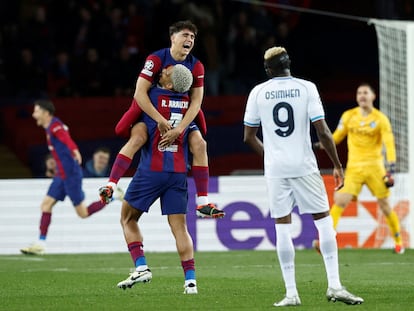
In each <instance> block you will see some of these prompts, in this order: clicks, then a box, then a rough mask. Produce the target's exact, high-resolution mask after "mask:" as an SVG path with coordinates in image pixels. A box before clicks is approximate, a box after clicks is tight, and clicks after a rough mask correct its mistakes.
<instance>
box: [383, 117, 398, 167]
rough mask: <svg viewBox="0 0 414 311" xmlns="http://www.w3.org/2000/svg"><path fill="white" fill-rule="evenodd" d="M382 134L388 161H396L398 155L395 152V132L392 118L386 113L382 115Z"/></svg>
mask: <svg viewBox="0 0 414 311" xmlns="http://www.w3.org/2000/svg"><path fill="white" fill-rule="evenodd" d="M381 136H382V141H383V143H384V145H385V150H386V157H387V161H388V162H395V161H396V158H397V156H396V152H395V142H394V134H393V133H392V127H391V123H390V120H389V119H388V118H387V117H386V116H385V115H382V122H381Z"/></svg>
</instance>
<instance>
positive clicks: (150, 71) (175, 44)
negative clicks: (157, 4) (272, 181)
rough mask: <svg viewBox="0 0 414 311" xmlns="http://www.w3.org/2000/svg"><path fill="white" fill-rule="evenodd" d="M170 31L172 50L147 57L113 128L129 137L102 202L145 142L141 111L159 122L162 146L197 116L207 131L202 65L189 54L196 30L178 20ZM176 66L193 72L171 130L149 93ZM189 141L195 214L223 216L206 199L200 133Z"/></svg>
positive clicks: (205, 166) (205, 162)
mask: <svg viewBox="0 0 414 311" xmlns="http://www.w3.org/2000/svg"><path fill="white" fill-rule="evenodd" d="M169 30H170V39H171V47H170V48H165V49H162V50H159V51H156V52H154V53H153V54H151V55H149V56H148V57H147V59H146V61H145V65H144V68H143V69H142V70H141V73H140V75H139V77H138V80H137V83H136V88H135V94H134V99H133V101H132V104H131V106H130V108H129V110H128V111H127V112H126V113H125V114H124V116H123V117H122V118H121V120H120V121H119V122H118V124H117V126H116V129H115V130H116V132H117V134H118V135H121V136H124V137H128V136H129V140H128V142H127V143H126V144H125V145H124V146H123V147H122V148H121V150H120V151H119V153H118V155H117V157H116V159H115V161H114V164H113V166H112V170H111V174H110V176H109V182H108V184H107V186H105V187H102V188H101V189H100V191H99V192H100V196H101V198H102V200H104V201H105V200H108V199H110V197H111V195H112V189H113V188H114V187H115V186H116V184H117V183H118V181H119V179H120V178H121V177H122V176H123V175H124V174H125V172H126V170H127V169H128V168H129V166H130V164H131V162H132V158H133V156H134V154H135V153H136V152H137V151H138V150H139V149H140V148H141V147H142V146H143V145H144V144H145V142H146V140H147V129H146V126H145V124H144V123H143V122H138V120H139V117H140V115H141V113H142V110H143V111H144V112H146V113H147V114H148V115H149V116H150V117H151V118H153V119H154V120H155V121H156V122H157V123H158V127H159V129H160V131H161V134H162V135H163V144H164V143H165V144H168V143H172V142H173V141H174V140H175V139H176V138H177V137H178V136H179V135H180V133H182V132H183V131H184V129H186V128H187V126H189V124H190V123H191V122H192V121H193V120H194V118H195V117H196V116H197V115H199V117H198V118H197V119H198V120H199V122H198V125H199V126H200V127H201V129H202V130H203V132H204V133H205V132H206V125H205V120H204V115H203V114H202V112H201V110H200V107H201V102H202V99H203V94H204V66H203V64H202V63H201V62H200V61H199V60H198V59H197V58H195V57H194V56H193V55H192V54H190V52H191V50H192V49H193V47H194V41H195V36H196V34H197V27H196V26H195V25H194V24H193V23H191V22H190V21H180V22H177V23H175V24H173V25H171V26H170V29H169ZM175 64H182V65H184V66H186V67H187V68H189V69H190V70H191V71H192V74H193V77H194V82H193V85H192V87H191V92H190V96H191V105H190V107H189V109H188V112H187V113H186V115H185V116H184V118H183V120H182V121H181V123H180V125H178V126H177V127H175V128H172V127H171V125H170V124H169V123H168V121H167V120H166V119H165V118H164V117H163V116H162V115H161V114H160V113H159V112H158V111H157V109H156V108H155V107H153V106H152V104H151V101H150V99H149V96H148V91H149V90H150V88H151V87H153V86H154V85H156V84H157V82H158V79H159V76H160V73H161V72H162V70H163V68H166V67H167V66H169V65H175ZM141 109H142V110H141ZM199 112H200V114H199ZM136 122H138V123H136ZM131 127H132V128H131ZM188 140H189V145H190V151H191V153H192V154H193V163H192V174H193V177H194V182H195V185H196V189H197V205H198V206H197V215H198V216H199V217H210V218H221V217H224V212H223V211H221V210H219V209H217V207H216V206H215V205H214V204H212V203H209V200H208V182H209V170H208V156H207V146H206V142H205V140H204V139H203V137H202V136H201V134H200V131H191V133H190V134H189V138H188Z"/></svg>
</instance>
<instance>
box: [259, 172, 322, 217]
mask: <svg viewBox="0 0 414 311" xmlns="http://www.w3.org/2000/svg"><path fill="white" fill-rule="evenodd" d="M266 183H267V188H268V189H267V191H268V196H269V203H270V215H271V217H272V218H280V217H284V216H287V215H289V214H290V213H291V212H292V210H293V208H294V207H295V206H298V208H299V213H300V214H316V213H323V212H327V211H329V201H328V195H327V194H326V189H325V184H324V182H323V179H322V176H321V175H320V174H319V173H313V174H311V175H307V176H303V177H295V178H269V177H267V178H266Z"/></svg>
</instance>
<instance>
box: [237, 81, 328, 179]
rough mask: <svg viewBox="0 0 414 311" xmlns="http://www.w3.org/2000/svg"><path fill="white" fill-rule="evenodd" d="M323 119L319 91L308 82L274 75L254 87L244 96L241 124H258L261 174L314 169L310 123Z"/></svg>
mask: <svg viewBox="0 0 414 311" xmlns="http://www.w3.org/2000/svg"><path fill="white" fill-rule="evenodd" d="M324 118H325V113H324V109H323V106H322V103H321V99H320V96H319V92H318V90H317V88H316V86H315V84H314V83H312V82H310V81H306V80H303V79H298V78H294V77H291V76H289V77H275V78H272V79H270V80H268V81H266V82H264V83H261V84H258V85H257V86H255V87H254V88H253V89H252V90H251V92H250V94H249V97H248V99H247V105H246V111H245V114H244V125H246V126H250V127H259V126H260V125H261V126H262V132H263V148H264V168H265V176H266V177H277V178H291V177H300V176H306V175H309V174H312V173H314V172H318V171H319V169H318V165H317V162H316V158H315V154H314V153H313V150H312V143H311V137H310V123H311V122H315V121H317V120H321V119H324Z"/></svg>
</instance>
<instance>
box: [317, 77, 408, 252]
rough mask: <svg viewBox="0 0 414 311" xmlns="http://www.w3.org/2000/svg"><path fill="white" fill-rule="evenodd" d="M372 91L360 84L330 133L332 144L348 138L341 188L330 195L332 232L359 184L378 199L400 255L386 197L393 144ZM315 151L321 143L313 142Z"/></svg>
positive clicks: (400, 246)
mask: <svg viewBox="0 0 414 311" xmlns="http://www.w3.org/2000/svg"><path fill="white" fill-rule="evenodd" d="M374 100H375V91H374V89H373V88H372V86H371V85H369V84H367V83H363V84H360V85H359V86H358V88H357V92H356V101H357V103H358V107H355V108H352V109H349V110H347V111H345V112H344V113H343V114H342V116H341V119H340V121H339V124H338V127H337V128H336V130H335V132H334V133H333V138H334V140H335V143H336V144H339V143H340V142H341V141H342V140H343V139H344V138H345V137H346V136H348V162H347V166H346V171H345V182H344V187H343V188H341V189H340V190H338V191H336V192H335V194H334V204H333V205H332V207H331V211H330V213H331V216H332V218H333V222H334V227H335V229H336V227H337V225H338V221H339V219H340V218H341V216H342V213H343V211H344V209H345V208H346V206H347V205H348V204H349V202H350V201H351V200H352V199H356V198H357V196H358V195H359V193H360V192H361V188H362V186H363V185H366V186H367V187H368V189H369V190H370V191H371V193H372V195H373V196H375V197H376V198H377V200H378V205H379V207H380V208H381V211H382V212H383V213H384V215H385V217H386V222H387V224H388V226H389V228H390V232H391V234H392V238H393V239H394V243H395V248H394V252H395V253H397V254H402V253H404V248H403V242H402V238H401V233H400V223H399V220H398V217H397V214H396V213H395V211H393V210H392V208H391V206H390V203H389V200H388V197H389V196H390V190H389V187H392V186H393V185H394V179H393V174H394V171H395V161H396V154H395V144H394V135H393V133H392V128H391V124H390V121H389V119H388V117H387V116H386V115H385V114H383V113H382V112H380V111H379V110H378V109H376V108H374ZM383 146H385V149H386V160H387V163H388V165H387V166H388V170H387V169H386V168H385V165H384V158H383V154H382V151H383ZM315 147H316V148H320V147H321V144H320V143H316V144H315Z"/></svg>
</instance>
